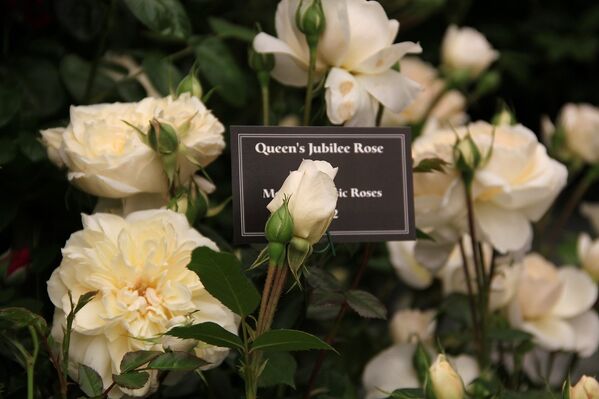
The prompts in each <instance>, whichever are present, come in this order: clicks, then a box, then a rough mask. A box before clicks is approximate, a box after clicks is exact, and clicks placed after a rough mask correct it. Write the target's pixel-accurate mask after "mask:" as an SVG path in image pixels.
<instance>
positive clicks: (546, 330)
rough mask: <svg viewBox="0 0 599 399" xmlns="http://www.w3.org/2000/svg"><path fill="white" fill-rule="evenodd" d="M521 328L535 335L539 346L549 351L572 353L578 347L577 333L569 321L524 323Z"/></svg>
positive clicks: (547, 320) (554, 320)
mask: <svg viewBox="0 0 599 399" xmlns="http://www.w3.org/2000/svg"><path fill="white" fill-rule="evenodd" d="M520 328H522V329H523V330H524V331H527V332H529V333H531V334H532V335H534V337H535V340H536V341H537V342H538V344H539V345H541V346H542V347H544V348H545V349H547V350H551V351H556V350H565V351H570V350H573V349H574V348H575V347H576V333H575V332H574V329H573V327H572V325H571V324H570V323H568V322H567V321H564V320H561V319H558V318H545V319H540V320H534V321H524V322H523V323H522V325H521V326H520Z"/></svg>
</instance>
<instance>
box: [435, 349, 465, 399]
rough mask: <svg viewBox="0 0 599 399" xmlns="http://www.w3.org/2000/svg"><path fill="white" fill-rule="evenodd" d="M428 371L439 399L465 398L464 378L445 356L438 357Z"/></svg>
mask: <svg viewBox="0 0 599 399" xmlns="http://www.w3.org/2000/svg"><path fill="white" fill-rule="evenodd" d="M428 371H429V375H430V382H431V385H432V388H433V392H434V393H435V397H436V398H437V399H462V398H463V397H464V383H463V382H462V378H461V377H460V375H459V374H458V373H457V372H456V371H455V370H454V368H453V367H452V366H451V364H450V363H449V362H448V361H447V358H446V357H445V355H438V356H437V359H435V361H434V363H433V364H432V365H431V367H430V368H429V370H428Z"/></svg>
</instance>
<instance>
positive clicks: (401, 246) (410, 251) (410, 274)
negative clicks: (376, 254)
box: [387, 241, 433, 289]
mask: <svg viewBox="0 0 599 399" xmlns="http://www.w3.org/2000/svg"><path fill="white" fill-rule="evenodd" d="M415 246H416V241H391V242H388V243H387V250H388V251H389V260H390V262H391V264H392V265H393V267H394V268H395V271H396V273H397V275H398V276H399V278H400V279H401V280H402V281H404V282H405V283H406V284H408V285H409V286H410V287H414V288H419V289H423V288H427V287H429V286H430V285H431V284H432V283H433V275H432V273H431V272H430V271H428V270H427V269H426V268H425V267H424V266H423V265H421V264H420V263H418V261H417V260H416V258H415V257H414V248H415Z"/></svg>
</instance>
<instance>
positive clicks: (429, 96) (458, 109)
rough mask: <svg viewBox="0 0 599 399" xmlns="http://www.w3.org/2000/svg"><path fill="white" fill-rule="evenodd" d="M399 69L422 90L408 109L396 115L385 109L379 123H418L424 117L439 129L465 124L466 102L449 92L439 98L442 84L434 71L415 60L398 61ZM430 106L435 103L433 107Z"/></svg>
mask: <svg viewBox="0 0 599 399" xmlns="http://www.w3.org/2000/svg"><path fill="white" fill-rule="evenodd" d="M399 65H400V70H401V73H402V74H403V75H405V76H406V77H407V78H409V79H412V80H413V81H415V82H417V83H419V84H420V85H421V86H422V91H421V92H420V94H418V96H417V97H416V99H415V100H414V101H413V102H412V103H411V104H410V105H408V106H407V107H406V108H405V109H404V110H403V111H401V112H399V113H395V112H393V111H391V110H389V109H388V108H385V109H384V111H383V119H382V121H381V125H382V126H403V125H406V124H413V123H419V122H422V120H423V119H424V118H425V116H427V113H428V116H429V117H430V118H433V119H435V120H436V121H437V123H438V125H440V126H448V125H451V126H459V125H462V124H463V123H464V122H465V121H466V119H467V115H466V114H465V112H464V109H465V107H466V98H465V97H464V95H463V94H461V93H460V92H459V91H457V90H450V91H448V92H447V93H445V94H442V95H441V93H442V91H443V89H444V85H445V83H444V82H443V80H441V79H440V78H439V77H438V73H437V70H436V69H435V68H434V67H433V66H432V65H430V64H428V63H426V62H424V61H422V60H421V59H420V58H417V57H404V58H402V59H401V61H399ZM440 95H441V97H440V98H439V96H440ZM433 102H435V103H434V104H433ZM431 107H432V108H431Z"/></svg>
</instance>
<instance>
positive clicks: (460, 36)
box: [441, 25, 499, 78]
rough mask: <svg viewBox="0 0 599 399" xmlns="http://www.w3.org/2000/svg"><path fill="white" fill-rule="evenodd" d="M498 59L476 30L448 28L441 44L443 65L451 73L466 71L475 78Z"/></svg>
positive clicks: (496, 53) (452, 26)
mask: <svg viewBox="0 0 599 399" xmlns="http://www.w3.org/2000/svg"><path fill="white" fill-rule="evenodd" d="M498 57H499V53H498V52H497V51H496V50H494V49H493V47H491V45H490V44H489V42H488V41H487V39H486V38H485V37H484V36H483V35H482V33H480V32H479V31H477V30H476V29H473V28H469V27H464V28H458V27H457V26H455V25H451V26H449V28H447V32H445V37H444V38H443V43H442V44H441V58H442V60H443V65H444V66H445V67H447V68H448V69H449V70H452V71H466V72H467V73H468V75H469V76H470V77H471V78H476V77H477V76H478V75H480V74H481V73H482V72H483V71H484V70H485V69H487V68H488V67H489V65H491V63H493V61H495V60H496V59H497V58H498Z"/></svg>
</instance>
